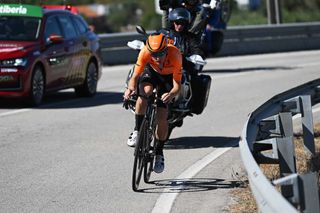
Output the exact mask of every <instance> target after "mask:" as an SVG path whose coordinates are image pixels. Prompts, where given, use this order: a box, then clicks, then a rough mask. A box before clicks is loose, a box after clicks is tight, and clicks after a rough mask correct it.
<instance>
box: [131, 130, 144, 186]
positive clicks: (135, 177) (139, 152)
mask: <svg viewBox="0 0 320 213" xmlns="http://www.w3.org/2000/svg"><path fill="white" fill-rule="evenodd" d="M141 130H142V129H141ZM143 144H144V142H143V134H142V132H141V131H140V132H139V135H138V140H137V142H136V145H135V150H134V162H133V170H132V190H133V191H135V192H136V191H139V184H140V180H141V176H142V170H143V167H144V163H143V162H144V153H143V152H144V148H143Z"/></svg>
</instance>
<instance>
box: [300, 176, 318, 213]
mask: <svg viewBox="0 0 320 213" xmlns="http://www.w3.org/2000/svg"><path fill="white" fill-rule="evenodd" d="M298 183H299V189H300V211H302V212H304V213H319V212H320V200H319V190H318V177H317V174H316V173H313V172H310V173H307V174H303V175H299V182H298Z"/></svg>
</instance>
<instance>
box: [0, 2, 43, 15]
mask: <svg viewBox="0 0 320 213" xmlns="http://www.w3.org/2000/svg"><path fill="white" fill-rule="evenodd" d="M0 16H30V17H42V8H41V7H38V6H34V5H26V4H0Z"/></svg>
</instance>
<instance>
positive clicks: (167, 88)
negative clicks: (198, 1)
mask: <svg viewBox="0 0 320 213" xmlns="http://www.w3.org/2000/svg"><path fill="white" fill-rule="evenodd" d="M181 70H182V56H181V53H180V51H179V49H177V48H176V47H175V46H174V45H171V44H168V40H167V37H166V36H165V35H164V34H162V33H155V34H152V35H150V36H149V37H148V39H147V41H146V45H145V46H144V47H143V49H141V51H140V53H139V56H138V59H137V62H136V64H135V67H134V72H133V75H132V77H131V78H130V80H129V82H128V88H127V89H126V90H125V92H124V99H125V100H128V99H129V98H130V96H131V95H133V94H134V93H135V91H137V92H138V93H139V94H140V95H146V96H148V95H151V94H152V91H153V89H154V88H156V89H157V97H160V99H161V100H157V118H156V119H157V130H156V140H158V143H157V144H158V146H157V147H155V153H156V161H155V165H154V169H153V170H154V171H155V172H156V173H161V172H163V170H164V156H163V146H164V143H165V140H166V138H167V134H168V121H167V117H168V111H167V104H168V103H169V102H170V101H171V100H172V99H173V98H174V97H175V96H176V95H177V94H178V93H179V90H180V87H181V76H182V73H181V72H182V71H181ZM137 87H138V88H137ZM146 106H147V101H146V99H145V98H141V97H140V96H139V97H138V99H137V102H136V107H135V127H134V131H133V132H132V133H131V134H130V137H129V139H128V141H127V144H128V146H134V145H135V143H136V140H137V135H138V130H139V129H140V126H141V123H142V121H143V118H144V114H145V111H146Z"/></svg>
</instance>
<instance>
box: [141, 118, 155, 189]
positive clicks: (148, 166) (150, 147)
mask: <svg viewBox="0 0 320 213" xmlns="http://www.w3.org/2000/svg"><path fill="white" fill-rule="evenodd" d="M142 125H145V126H146V127H145V129H147V131H146V140H145V142H146V144H145V146H144V147H145V160H144V175H143V177H144V182H145V183H149V179H150V176H151V172H152V171H153V161H154V156H155V154H154V153H155V150H154V147H155V145H154V144H152V141H153V132H152V131H150V128H149V124H148V123H147V122H145V123H144V124H142Z"/></svg>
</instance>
